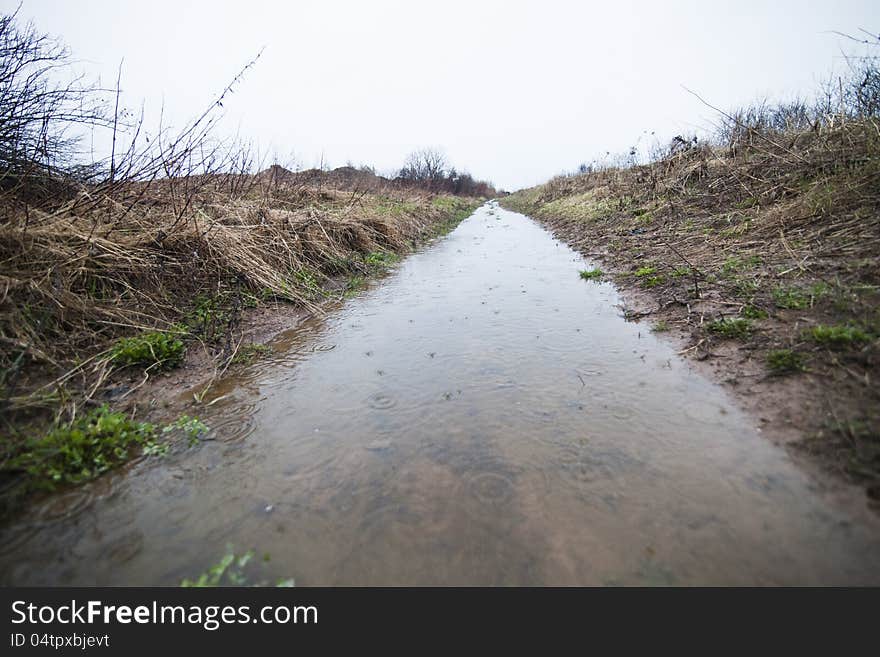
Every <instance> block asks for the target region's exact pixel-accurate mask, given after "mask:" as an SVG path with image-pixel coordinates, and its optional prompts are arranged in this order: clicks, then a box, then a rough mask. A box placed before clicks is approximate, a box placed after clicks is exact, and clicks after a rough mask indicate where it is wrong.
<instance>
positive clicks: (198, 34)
mask: <svg viewBox="0 0 880 657" xmlns="http://www.w3.org/2000/svg"><path fill="white" fill-rule="evenodd" d="M17 4H18V3H17V2H9V1H8V0H0V7H2V9H3V11H4V12H5V11H10V10H13V9H14V8H15V6H16V5H17ZM21 16H22V18H24V19H33V21H34V22H35V23H36V25H37V27H38V28H39V29H40V30H42V31H45V32H49V33H51V34H55V35H58V36H60V37H62V38H63V39H64V41H65V42H66V43H67V44H68V45H69V46H70V47H71V49H72V51H73V53H74V55H75V56H76V58H77V59H78V60H80V61H81V62H82V64H83V66H84V67H85V68H87V70H90V71H92V72H94V73H95V74H96V75H100V76H101V77H102V80H103V82H104V83H105V85H109V84H112V83H115V79H116V69H117V66H118V65H119V61H120V59H121V58H123V57H124V58H125V63H124V69H123V85H122V86H123V89H124V91H125V101H126V102H127V103H128V105H130V106H133V107H137V106H139V104H140V101H141V99H146V103H147V110H148V118H151V119H152V120H153V122H154V125H155V119H156V116H157V115H158V110H159V109H160V107H161V105H162V102H163V99H164V103H165V115H166V119H167V118H168V117H170V118H171V120H172V121H173V122H174V123H176V124H178V125H179V124H183V123H184V122H185V121H186V119H188V118H191V117H193V116H194V115H197V114H199V113H200V112H201V110H203V109H204V108H205V107H206V106H207V104H208V103H209V102H210V100H211V99H212V98H213V97H214V96H215V95H216V94H217V93H218V92H219V91H220V90H221V89H222V88H223V87H224V86H225V85H226V84H227V83H228V82H229V81H230V80H231V79H232V77H233V76H234V75H235V73H237V72H238V70H239V69H240V68H241V67H242V66H243V65H244V64H245V63H246V62H247V61H248V60H249V59H251V58H252V57H253V55H255V54H256V53H257V52H258V51H259V49H260V48H261V47H262V46H266V50H265V53H264V55H263V57H262V59H261V60H260V62H259V63H258V65H257V67H256V68H255V69H253V70H252V71H251V73H250V74H249V75H248V76H247V78H246V79H245V80H244V81H243V83H242V84H241V86H240V87H239V88H238V90H237V92H236V94H235V95H234V96H232V97H231V98H230V99H229V101H228V102H227V103H225V107H226V118H225V126H226V129H228V130H229V131H230V132H232V131H235V130H239V131H240V132H241V133H242V134H244V135H247V136H250V137H253V138H254V139H255V140H256V141H257V142H258V143H259V144H260V146H261V147H262V148H263V149H264V150H266V151H268V152H270V153H275V154H277V156H278V158H279V159H280V160H286V159H289V156H290V154H291V153H293V154H294V156H295V158H296V159H297V160H298V161H299V162H300V163H301V164H302V165H303V166H307V167H308V166H315V165H317V164H318V163H319V162H320V161H321V157H322V154H323V157H324V161H325V162H329V163H330V164H331V165H332V166H341V165H343V164H345V163H346V162H347V161H348V160H351V161H353V162H355V163H357V164H360V163H369V164H373V165H375V166H376V167H377V168H378V169H379V170H380V171H389V170H391V169H394V168H396V167H399V166H400V164H402V161H403V159H404V157H405V156H406V154H407V153H408V152H410V151H411V150H413V149H415V148H419V147H422V146H436V147H440V148H442V149H443V150H444V151H445V152H446V154H447V156H448V158H449V159H450V160H451V161H452V162H453V163H454V164H455V165H457V166H458V167H460V168H462V169H467V170H469V171H470V172H471V173H473V174H474V175H475V176H477V177H481V178H489V179H491V180H493V181H494V182H495V183H496V185H498V186H501V187H505V188H507V189H511V190H512V189H516V188H519V187H523V186H528V185H532V184H535V183H538V182H542V181H543V180H546V179H547V178H549V177H551V176H552V175H554V174H556V173H559V172H560V171H563V170H572V169H574V168H575V167H577V165H578V164H579V163H580V162H584V161H590V160H593V159H594V158H597V157H601V156H602V155H604V153H605V152H606V151H612V152H615V153H616V152H621V151H624V150H626V149H628V148H629V147H630V146H631V145H633V144H634V143H636V140H637V139H639V136H640V135H643V134H644V133H645V132H651V131H656V133H657V135H658V136H662V137H664V138H669V137H672V136H673V135H675V134H677V133H678V132H682V131H688V132H690V131H693V130H694V128H695V127H699V126H705V125H706V124H707V122H708V121H709V120H710V118H711V111H710V110H708V109H707V108H705V107H704V106H702V105H701V104H700V103H699V101H697V100H696V99H695V98H693V97H692V96H690V95H689V94H688V93H687V92H685V91H684V90H683V89H682V85H685V86H687V87H688V88H690V89H693V90H694V91H696V92H698V93H699V94H700V95H702V96H703V97H705V98H706V99H707V100H709V101H710V102H711V103H712V104H714V105H717V106H721V107H725V108H728V107H730V106H735V105H737V104H742V103H745V102H748V101H750V100H752V99H755V98H757V97H760V96H770V97H774V98H780V97H781V98H785V97H790V96H792V95H795V94H797V93H799V92H800V93H806V92H809V91H811V90H812V89H814V88H815V86H816V83H817V81H818V80H819V79H820V78H824V77H825V76H826V75H827V74H828V73H829V72H830V71H831V69H832V67H834V66H839V65H840V63H841V57H840V55H841V49H842V48H845V49H846V50H847V51H848V52H853V51H856V52H858V48H859V47H858V46H857V45H855V44H848V43H847V42H845V41H844V40H842V39H840V38H839V37H836V36H834V35H831V34H828V33H827V32H828V31H830V30H840V31H844V32H849V33H854V32H856V31H857V29H858V28H860V27H861V28H865V29H868V30H872V31H874V32H877V31H880V2H877V1H876V0H875V1H873V2H871V1H864V2H862V1H855V0H849V1H846V0H834V1H833V2H829V1H828V0H825V1H823V2H817V1H815V0H800V1H791V0H777V1H776V2H767V1H756V0H737V1H732V2H713V1H711V0H702V1H694V2H690V1H683V0H682V1H667V2H636V1H633V0H614V1H611V2H607V1H606V2H558V1H556V0H541V1H540V2H514V1H507V2H483V1H480V0H470V1H469V2H468V1H465V2H459V1H457V0H434V1H433V2H417V1H415V0H410V1H408V2H394V1H390V0H381V1H379V0H377V1H366V0H364V1H361V2H356V1H352V2H342V1H333V0H323V1H320V2H301V1H291V2H282V1H280V0H279V1H276V2H263V1H260V0H248V1H246V2H242V1H241V0H236V1H235V2H227V1H225V0H213V1H212V2H188V1H185V0H176V1H173V2H172V1H167V0H149V1H145V0H138V1H136V2H135V1H112V0H91V1H89V2H78V1H72V0H68V1H62V0H55V1H53V0H24V1H23V6H22V10H21ZM644 139H646V138H643V140H644ZM270 159H271V156H270Z"/></svg>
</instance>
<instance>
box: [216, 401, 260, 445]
mask: <svg viewBox="0 0 880 657" xmlns="http://www.w3.org/2000/svg"><path fill="white" fill-rule="evenodd" d="M255 410H256V404H239V405H237V406H234V407H230V408H224V409H223V411H222V413H221V414H220V415H219V416H218V417H216V418H212V419H211V420H210V421H209V422H210V424H209V426H210V427H211V433H212V434H213V435H214V436H215V437H216V438H217V440H219V441H221V442H224V443H232V442H241V441H243V440H244V439H245V438H247V437H248V436H249V435H250V434H251V433H253V431H254V429H255V428H256V420H255V419H254V411H255Z"/></svg>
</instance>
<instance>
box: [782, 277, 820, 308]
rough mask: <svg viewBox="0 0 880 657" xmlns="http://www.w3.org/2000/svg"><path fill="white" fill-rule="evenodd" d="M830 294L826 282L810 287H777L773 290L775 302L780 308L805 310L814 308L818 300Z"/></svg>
mask: <svg viewBox="0 0 880 657" xmlns="http://www.w3.org/2000/svg"><path fill="white" fill-rule="evenodd" d="M827 294H828V286H827V285H826V284H825V283H816V284H815V285H811V286H810V287H777V288H776V289H774V290H773V302H774V303H775V304H776V306H777V307H778V308H785V309H790V310H805V309H807V308H812V307H813V306H814V305H815V304H816V301H817V300H818V299H820V298H822V297H824V296H825V295H827Z"/></svg>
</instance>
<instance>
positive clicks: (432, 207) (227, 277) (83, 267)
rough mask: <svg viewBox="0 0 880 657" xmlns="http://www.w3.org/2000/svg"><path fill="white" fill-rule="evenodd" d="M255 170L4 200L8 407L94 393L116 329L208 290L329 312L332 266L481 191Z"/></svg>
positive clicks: (2, 282)
mask: <svg viewBox="0 0 880 657" xmlns="http://www.w3.org/2000/svg"><path fill="white" fill-rule="evenodd" d="M261 176H262V177H261ZM253 178H254V181H252V183H253V184H248V185H242V184H240V181H239V183H233V185H230V184H229V181H228V180H227V179H225V178H224V177H221V176H217V177H215V178H214V179H202V180H187V181H181V180H178V181H173V180H172V181H164V182H153V183H152V184H150V185H147V184H146V183H136V182H132V183H129V184H128V185H126V186H125V187H123V188H122V189H117V190H115V193H114V194H113V196H109V195H108V196H106V197H105V198H101V199H91V198H90V199H88V202H84V199H83V196H85V195H88V194H89V193H90V192H89V190H87V189H84V190H82V191H81V192H80V194H79V195H77V196H75V197H72V198H70V199H69V200H68V201H67V202H66V203H64V204H62V205H60V207H57V208H54V209H53V210H51V211H47V210H44V209H41V208H39V207H31V206H25V207H23V208H21V209H19V207H20V206H15V207H12V206H8V207H6V208H5V209H6V210H7V221H5V222H4V223H2V224H0V272H2V273H0V345H2V347H0V368H2V374H3V376H2V383H3V389H2V394H3V400H2V402H3V404H4V411H5V412H4V416H5V417H6V418H7V419H8V418H9V417H10V415H9V411H12V410H16V409H19V410H20V409H22V408H28V407H30V408H35V407H51V408H56V409H57V408H58V402H59V400H61V399H65V398H71V399H75V398H78V399H79V400H82V399H88V398H90V397H91V396H92V394H93V393H94V392H95V391H96V390H97V389H98V388H99V387H100V385H101V384H102V383H103V382H104V381H105V380H106V378H107V375H108V374H109V372H110V370H111V369H112V364H111V362H110V357H109V355H110V346H111V345H112V343H113V341H114V340H115V339H117V338H119V337H120V336H125V335H132V334H136V333H137V332H139V331H145V330H156V329H159V330H168V329H172V328H174V327H175V326H177V325H178V323H180V322H181V321H182V320H183V319H184V318H185V317H186V316H187V313H188V312H189V311H191V310H192V306H193V304H194V303H195V301H196V299H199V298H202V299H204V298H212V297H217V296H223V298H224V303H225V306H226V313H225V315H224V320H223V321H224V322H229V323H230V324H231V323H233V322H235V321H236V318H237V315H238V314H239V312H240V310H241V308H242V307H243V306H245V305H247V304H248V303H249V301H251V300H254V299H266V298H268V297H272V298H275V299H283V300H287V301H290V302H293V303H296V304H299V305H302V306H305V307H307V308H309V309H311V310H312V311H314V312H320V310H319V308H318V306H317V301H318V299H317V298H316V289H317V288H319V287H320V285H321V283H322V282H324V281H325V280H326V279H327V278H328V277H331V276H334V275H340V274H345V273H347V272H356V271H363V270H365V265H364V264H363V260H364V258H365V257H366V256H367V255H368V254H369V253H371V252H375V251H401V250H403V249H405V248H408V247H410V246H411V245H412V244H413V242H414V241H416V240H418V239H420V238H421V237H424V236H426V235H428V234H431V233H432V232H433V230H434V228H435V226H436V225H437V224H438V223H440V222H442V221H443V220H446V219H448V218H449V216H450V214H454V213H456V212H461V211H462V210H463V209H464V208H467V207H472V206H473V204H474V202H473V201H471V200H464V199H446V198H445V197H434V198H432V197H430V196H429V195H427V194H418V193H417V192H412V191H409V192H405V191H399V190H398V191H395V190H391V189H381V188H378V187H377V188H374V189H372V190H371V191H368V192H367V191H357V189H356V188H355V189H353V190H352V189H344V190H339V189H333V188H332V187H331V186H328V185H326V184H322V185H320V186H319V187H314V186H304V185H303V184H301V183H300V182H289V183H287V182H284V181H283V180H278V179H274V178H273V179H272V180H269V181H268V182H267V180H266V176H265V175H263V174H261V175H258V176H255V177H253ZM182 185H187V186H188V189H187V190H186V191H185V192H184V191H181V186H182ZM233 188H234V189H235V190H236V192H235V193H233V192H231V191H230V189H233ZM243 189H244V190H246V191H244V192H242V190H243ZM440 201H442V202H440ZM82 208H87V210H83V209H82ZM227 342H228V340H227ZM226 347H227V348H226V350H225V353H223V354H222V357H224V358H226V357H229V358H231V357H232V354H231V353H230V349H229V344H227V345H226Z"/></svg>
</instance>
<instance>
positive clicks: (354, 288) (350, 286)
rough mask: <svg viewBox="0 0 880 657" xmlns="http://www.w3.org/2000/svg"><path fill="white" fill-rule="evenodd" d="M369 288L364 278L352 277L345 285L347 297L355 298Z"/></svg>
mask: <svg viewBox="0 0 880 657" xmlns="http://www.w3.org/2000/svg"><path fill="white" fill-rule="evenodd" d="M366 286H367V282H366V280H365V279H364V277H363V276H351V277H349V279H348V281H346V283H345V292H344V295H345V296H346V297H353V296H354V295H356V294H357V293H358V292H360V291H361V290H363V289H364V288H365V287H366Z"/></svg>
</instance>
